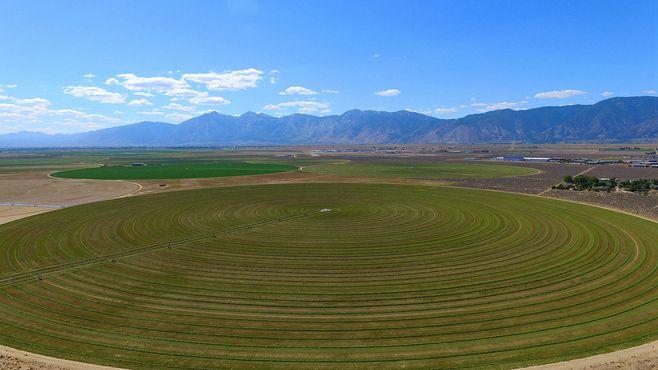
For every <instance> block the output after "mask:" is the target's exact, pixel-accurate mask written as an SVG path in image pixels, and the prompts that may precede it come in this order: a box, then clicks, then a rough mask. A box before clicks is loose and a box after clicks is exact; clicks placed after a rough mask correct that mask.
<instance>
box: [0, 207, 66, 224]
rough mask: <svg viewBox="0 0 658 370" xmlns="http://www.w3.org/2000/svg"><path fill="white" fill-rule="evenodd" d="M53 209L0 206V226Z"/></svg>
mask: <svg viewBox="0 0 658 370" xmlns="http://www.w3.org/2000/svg"><path fill="white" fill-rule="evenodd" d="M52 210H53V208H43V207H12V206H0V225H1V224H4V223H7V222H11V221H14V220H18V219H20V218H25V217H28V216H32V215H38V214H39V213H43V212H48V211H52Z"/></svg>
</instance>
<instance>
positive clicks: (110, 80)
mask: <svg viewBox="0 0 658 370" xmlns="http://www.w3.org/2000/svg"><path fill="white" fill-rule="evenodd" d="M105 84H106V85H121V82H119V80H117V79H116V78H114V77H110V78H108V79H107V80H105Z"/></svg>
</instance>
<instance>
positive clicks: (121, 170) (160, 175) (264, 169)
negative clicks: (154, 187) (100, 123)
mask: <svg viewBox="0 0 658 370" xmlns="http://www.w3.org/2000/svg"><path fill="white" fill-rule="evenodd" d="M295 169H297V167H295V166H291V165H286V164H274V163H250V162H237V161H231V162H228V161H226V162H214V163H194V162H190V163H171V164H170V163H163V164H153V165H151V164H149V165H144V166H131V165H123V166H110V167H94V168H80V169H75V170H67V171H60V172H55V173H53V174H52V176H54V177H60V178H69V179H96V180H158V179H183V178H204V177H228V176H244V175H263V174H268V173H277V172H286V171H293V170H295Z"/></svg>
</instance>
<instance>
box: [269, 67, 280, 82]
mask: <svg viewBox="0 0 658 370" xmlns="http://www.w3.org/2000/svg"><path fill="white" fill-rule="evenodd" d="M268 74H269V75H270V83H271V84H275V83H277V82H279V71H277V70H276V69H273V70H271V71H270V72H269V73H268Z"/></svg>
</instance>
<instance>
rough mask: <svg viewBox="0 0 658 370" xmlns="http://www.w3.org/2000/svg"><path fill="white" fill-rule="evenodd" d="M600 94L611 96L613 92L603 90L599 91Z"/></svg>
mask: <svg viewBox="0 0 658 370" xmlns="http://www.w3.org/2000/svg"><path fill="white" fill-rule="evenodd" d="M601 95H603V96H606V97H607V96H613V95H615V93H613V92H612V91H604V92H602V93H601Z"/></svg>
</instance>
